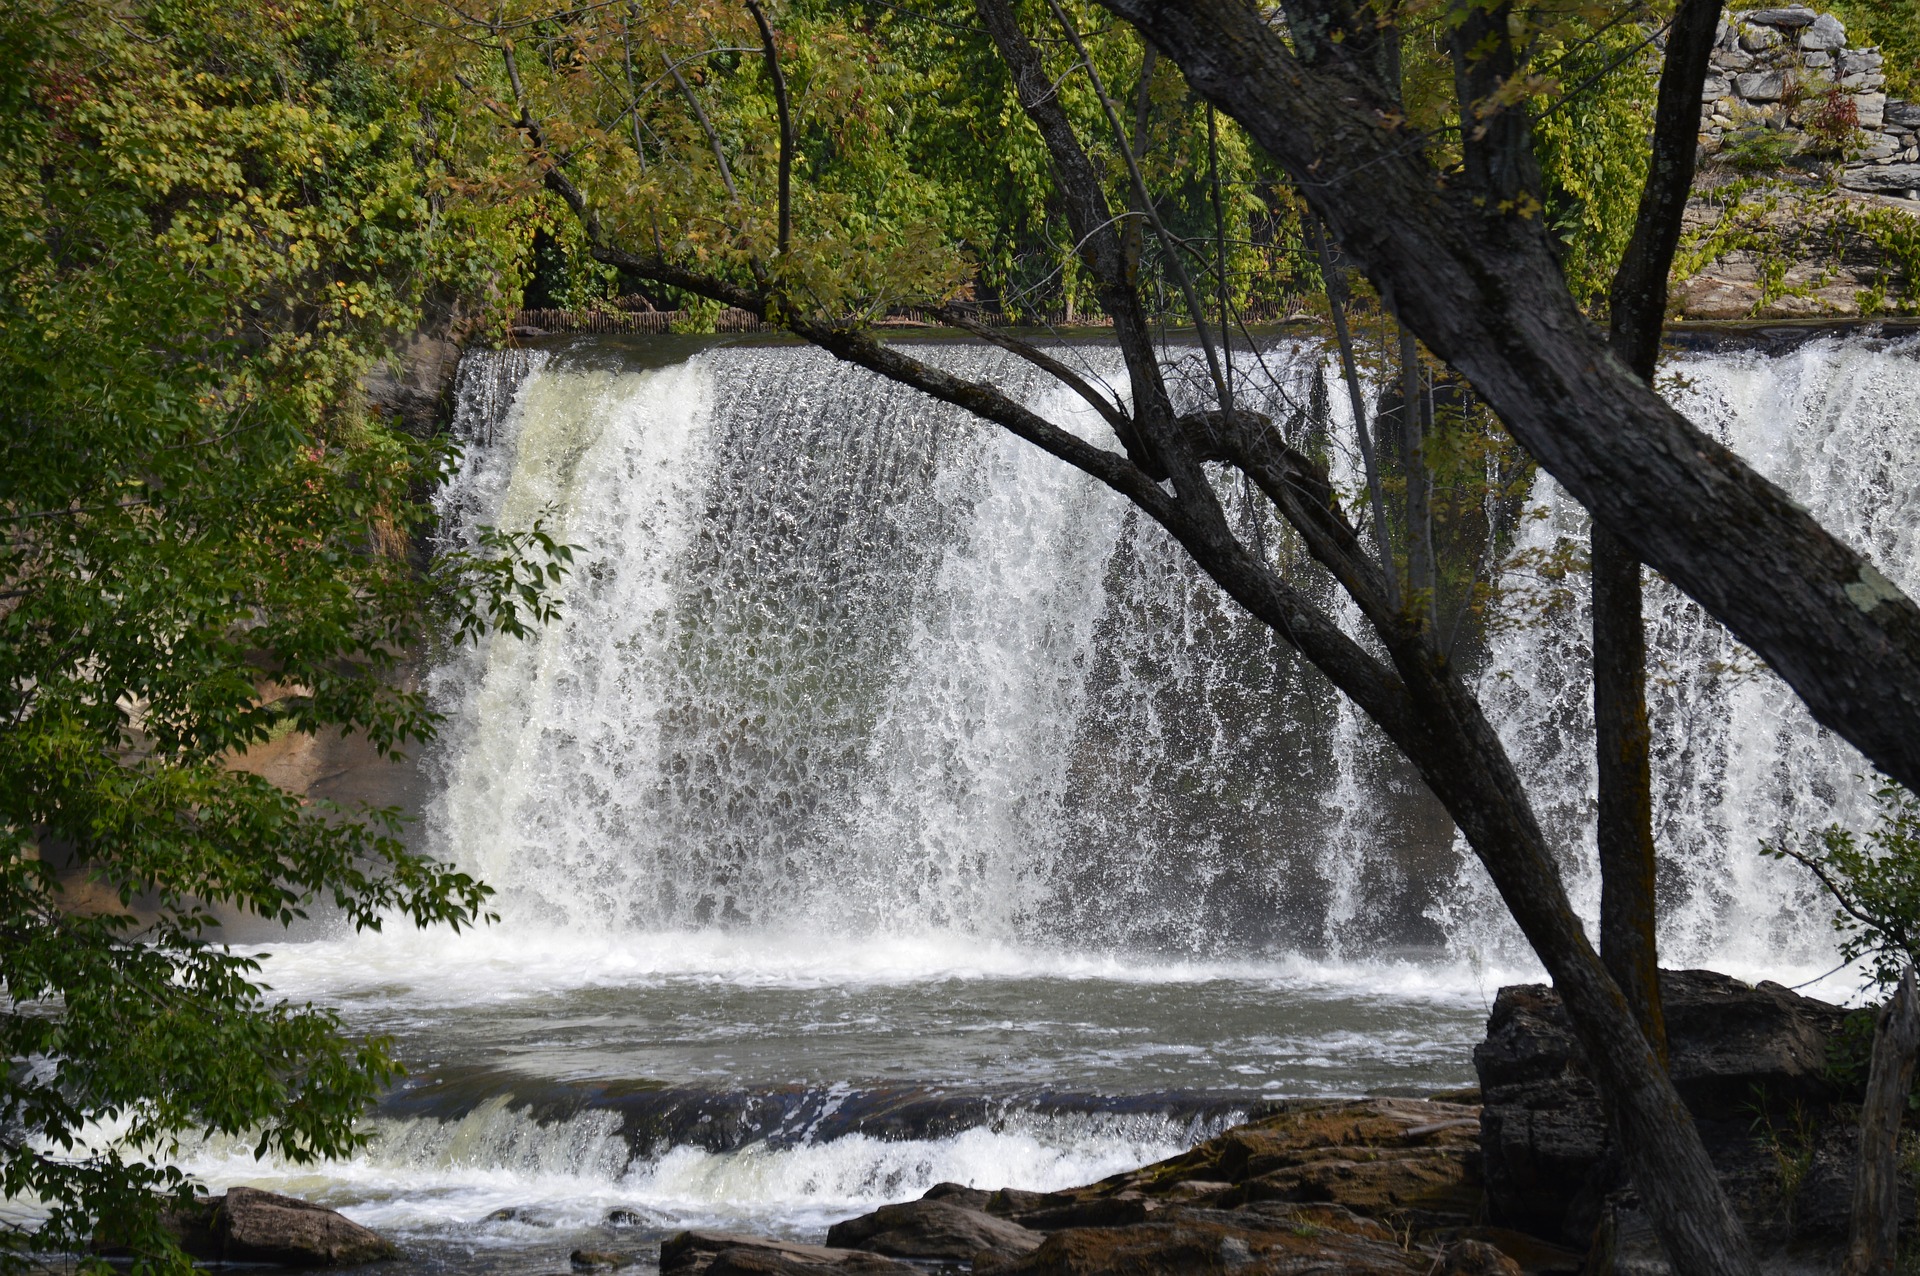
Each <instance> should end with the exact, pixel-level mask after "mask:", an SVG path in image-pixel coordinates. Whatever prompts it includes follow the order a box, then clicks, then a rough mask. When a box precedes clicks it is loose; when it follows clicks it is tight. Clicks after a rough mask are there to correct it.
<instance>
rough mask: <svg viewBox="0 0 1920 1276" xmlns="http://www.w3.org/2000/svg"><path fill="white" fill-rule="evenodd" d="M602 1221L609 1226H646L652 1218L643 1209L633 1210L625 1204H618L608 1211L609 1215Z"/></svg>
mask: <svg viewBox="0 0 1920 1276" xmlns="http://www.w3.org/2000/svg"><path fill="white" fill-rule="evenodd" d="M602 1221H603V1222H604V1223H605V1224H606V1225H607V1226H608V1227H645V1226H647V1225H648V1224H649V1223H650V1222H651V1221H652V1219H651V1217H650V1216H649V1215H647V1214H646V1213H645V1212H644V1211H642V1210H631V1209H628V1208H626V1207H625V1206H623V1205H616V1206H615V1207H614V1208H612V1209H610V1210H608V1211H607V1216H606V1218H605V1219H603V1220H602Z"/></svg>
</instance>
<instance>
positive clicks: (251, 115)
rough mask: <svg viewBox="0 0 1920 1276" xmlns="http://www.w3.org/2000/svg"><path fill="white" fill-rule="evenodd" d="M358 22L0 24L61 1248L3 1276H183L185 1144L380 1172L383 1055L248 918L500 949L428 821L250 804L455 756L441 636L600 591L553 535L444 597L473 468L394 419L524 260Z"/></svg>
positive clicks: (27, 824) (93, 18) (27, 676)
mask: <svg viewBox="0 0 1920 1276" xmlns="http://www.w3.org/2000/svg"><path fill="white" fill-rule="evenodd" d="M355 20H356V13H355V11H354V10H353V9H352V8H351V7H350V6H339V5H329V4H323V3H318V2H317V0H315V2H312V3H306V2H293V3H280V4H275V5H271V6H256V5H243V4H238V3H231V2H228V0H165V2H162V0H153V2H152V3H141V4H131V3H110V2H108V0H100V2H99V3H79V2H75V0H16V2H14V3H11V4H8V5H6V6H4V7H0V95H3V96H4V98H5V102H6V108H5V109H6V116H7V119H8V122H9V123H8V128H7V129H6V130H5V132H4V134H0V149H3V150H4V155H3V156H0V370H3V371H0V379H3V380H4V382H5V384H6V385H7V387H8V392H7V395H6V396H5V398H4V400H0V529H4V538H3V539H0V719H3V720H4V722H5V730H4V731H0V917H4V918H5V919H6V920H5V924H4V926H3V927H0V991H3V993H4V1001H0V1048H4V1052H5V1060H6V1065H7V1066H6V1071H5V1072H4V1074H0V1113H3V1114H4V1119H5V1122H6V1126H7V1134H6V1136H5V1138H4V1140H0V1193H3V1194H4V1195H5V1196H6V1197H8V1198H11V1199H15V1200H20V1201H27V1202H37V1203H38V1205H39V1206H40V1207H41V1208H42V1209H44V1210H45V1223H44V1225H43V1226H42V1227H41V1229H40V1230H39V1232H38V1234H37V1235H33V1236H31V1237H29V1236H26V1235H24V1234H21V1233H18V1232H8V1233H5V1234H3V1235H0V1268H8V1269H10V1268H14V1267H17V1266H19V1265H21V1264H22V1263H23V1262H24V1261H25V1248H26V1247H28V1246H31V1247H32V1248H33V1249H36V1250H40V1251H47V1250H81V1249H84V1248H85V1247H86V1246H87V1244H88V1243H89V1242H90V1241H91V1240H92V1239H93V1237H94V1235H95V1229H96V1226H97V1225H99V1224H101V1223H110V1224H111V1225H112V1228H113V1232H114V1238H115V1239H117V1240H119V1241H121V1242H122V1243H125V1244H128V1245H130V1246H131V1247H132V1248H133V1250H134V1251H135V1252H136V1254H137V1259H136V1268H137V1269H140V1270H172V1271H182V1270H185V1268H186V1261H185V1259H184V1257H183V1256H182V1255H181V1254H180V1253H179V1251H178V1250H177V1249H175V1248H174V1247H173V1246H172V1245H171V1243H170V1242H168V1241H167V1240H166V1239H165V1237H164V1236H163V1235H162V1234H161V1233H160V1231H159V1230H158V1228H157V1224H156V1219H157V1209H158V1206H159V1200H158V1198H157V1197H156V1196H155V1195H154V1193H155V1192H185V1191H187V1190H189V1187H190V1185H189V1184H188V1183H187V1182H186V1181H185V1179H184V1177H183V1176H182V1175H181V1174H180V1173H179V1171H178V1170H176V1169H175V1168H173V1167H172V1166H170V1165H169V1163H168V1162H169V1158H170V1157H171V1156H172V1155H173V1153H174V1152H175V1150H176V1148H177V1139H178V1138H179V1137H180V1136H181V1135H182V1134H185V1133H188V1132H197V1131H214V1132H222V1133H227V1134H237V1135H244V1136H246V1137H249V1138H251V1139H253V1140H254V1142H255V1145H256V1147H257V1149H258V1150H259V1151H260V1152H261V1153H268V1152H271V1153H273V1154H276V1155H279V1156H282V1157H285V1158H287V1159H290V1160H293V1161H301V1160H307V1159H311V1158H315V1157H321V1156H328V1155H335V1154H340V1153H343V1152H346V1151H349V1150H350V1149H352V1148H353V1147H354V1146H355V1144H356V1142H357V1138H358V1136H357V1135H356V1134H355V1132H354V1124H353V1123H354V1118H355V1116H356V1114H357V1113H358V1112H359V1111H360V1110H361V1108H362V1107H363V1105H364V1104H365V1102H366V1101H367V1100H368V1099H369V1098H370V1097H372V1096H373V1095H374V1094H376V1093H377V1092H378V1091H379V1089H380V1088H381V1087H382V1086H384V1085H385V1084H387V1083H388V1082H389V1081H390V1080H391V1079H392V1077H393V1076H394V1073H395V1064H394V1061H393V1059H392V1057H391V1055H390V1053H389V1047H388V1045H387V1044H386V1043H385V1042H384V1041H381V1040H370V1041H362V1042H355V1041H349V1040H347V1039H345V1038H344V1037H343V1036H342V1035H341V1025H340V1023H339V1021H338V1020H337V1019H336V1018H335V1016H333V1015H332V1014H331V1013H329V1012H327V1011H324V1010H319V1009H315V1008H313V1007H311V1006H305V1005H292V1004H288V1003H285V1002H282V1001H278V1000H274V999H272V998H270V997H269V995H268V993H267V990H266V989H265V988H263V987H262V986H261V985H260V983H259V982H258V979H257V975H258V973H259V972H258V968H257V967H256V965H255V964H254V963H253V962H251V961H249V960H247V959H245V958H243V957H240V956H237V955H235V954H233V953H232V952H230V951H229V950H228V949H227V948H226V947H225V946H224V945H222V944H221V943H219V942H218V941H217V939H215V938H214V937H213V936H212V935H211V934H210V927H211V926H212V925H213V924H214V922H215V919H216V915H218V914H250V915H253V916H257V917H262V918H267V919H272V920H276V921H280V922H290V921H293V920H296V919H298V918H301V917H304V916H307V915H308V913H309V912H310V911H312V910H314V909H315V908H316V907H317V908H321V909H325V910H329V911H332V912H334V913H336V914H337V915H338V916H339V917H341V918H342V919H344V921H345V922H347V923H348V924H351V925H353V926H355V927H378V926H380V925H381V924H382V922H383V920H385V919H387V918H389V917H394V918H402V919H405V920H407V921H409V922H412V923H414V924H418V925H430V924H449V925H453V926H456V927H457V926H463V925H467V924H471V923H473V922H476V921H478V920H479V919H481V918H482V917H483V916H484V909H485V901H486V898H487V894H488V892H487V889H486V888H485V887H484V886H483V885H481V884H480V883H478V882H475V881H474V880H472V879H471V878H469V877H467V876H466V875H465V874H462V873H459V872H456V871H454V870H452V869H451V868H449V867H447V866H445V865H442V864H437V863H434V862H431V861H428V860H425V859H422V858H419V857H417V856H415V855H412V854H411V853H409V852H408V851H407V850H406V849H405V847H404V846H403V845H402V843H401V841H400V840H399V838H398V837H397V832H398V816H397V814H396V813H395V812H393V811H386V810H359V811H345V810H339V809H336V808H332V807H329V806H327V805H326V804H323V803H308V802H306V801H304V800H302V799H301V798H299V797H297V796H295V795H293V794H290V793H287V792H284V791H282V790H280V789H278V788H276V787H274V786H273V785H271V784H269V783H267V782H266V781H264V780H262V779H260V778H258V777H256V776H252V775H248V774H243V773H241V772H239V771H236V770H234V769H233V768H232V767H231V766H230V765H229V764H230V762H231V760H232V758H233V757H234V756H235V755H236V754H239V753H242V752H244V751H245V750H246V749H248V748H249V747H250V746H253V745H256V744H258V743H261V742H263V741H265V740H268V739H270V738H272V737H273V736H274V735H275V734H277V733H283V732H284V731H286V730H288V729H293V730H300V731H318V730H321V729H325V728H341V729H344V730H346V731H358V732H363V733H364V734H365V735H366V736H367V737H368V738H369V739H370V740H371V741H372V742H373V743H374V744H375V745H376V746H377V747H378V748H380V749H381V750H383V751H387V750H392V749H395V748H397V747H400V746H403V745H406V744H408V743H409V742H413V741H420V740H424V739H426V738H428V737H429V736H430V735H431V733H432V731H433V727H434V722H435V719H434V716H433V715H432V714H431V713H430V712H429V711H428V709H427V708H426V706H425V704H424V702H423V701H422V700H421V699H420V697H419V696H418V695H416V694H413V693H410V692H406V691H403V690H400V689H398V688H397V687H396V685H395V680H394V679H393V678H392V676H391V675H392V674H393V672H394V670H395V667H396V665H397V663H398V662H399V661H400V660H402V659H403V658H405V657H406V656H407V654H408V653H409V652H410V651H411V650H413V649H415V648H417V647H418V646H419V645H420V643H421V642H422V641H424V640H425V639H426V638H427V637H428V636H429V635H430V634H431V633H432V632H435V631H436V629H438V628H440V627H444V630H445V632H449V633H451V634H453V635H455V636H456V637H457V636H461V635H472V634H474V633H477V632H479V631H481V630H483V629H487V628H493V629H503V630H507V631H509V632H523V631H524V629H525V627H526V626H527V625H529V624H533V623H538V622H539V620H541V619H542V618H543V617H545V616H546V615H548V614H550V612H551V606H552V604H551V599H550V593H549V591H550V587H551V585H552V583H553V581H554V580H556V579H557V577H558V573H559V571H561V570H562V569H564V566H565V564H566V562H567V561H568V556H569V551H568V547H565V546H561V545H558V544H556V543H555V542H553V541H552V540H551V538H550V537H547V536H546V534H545V533H544V531H542V530H541V529H539V528H537V527H536V528H535V529H533V530H532V531H531V532H527V533H519V534H511V533H499V532H496V533H492V534H490V536H488V537H486V538H483V540H482V543H481V544H480V545H479V546H477V547H476V549H475V550H473V551H472V552H470V553H468V554H465V555H459V556H455V557H454V558H452V559H450V560H449V562H448V564H447V566H446V568H445V570H444V571H442V572H441V573H440V574H438V575H437V576H427V575H423V574H422V573H421V572H419V571H418V570H416V569H415V567H413V566H412V565H411V564H410V562H409V560H408V556H407V550H408V548H409V546H410V545H412V544H413V543H415V541H416V538H417V537H418V535H419V533H420V532H421V531H422V530H423V529H424V527H425V526H426V524H427V521H428V519H429V511H428V509H427V508H426V506H425V505H424V504H423V503H422V502H423V497H424V495H425V493H426V492H428V491H429V490H430V489H431V487H432V486H433V485H434V484H435V483H437V482H438V481H439V480H440V479H441V478H442V477H443V476H444V474H445V473H446V471H447V467H448V465H449V464H450V462H451V461H452V459H453V453H452V450H451V449H450V448H449V447H448V446H447V445H446V444H445V443H444V442H422V441H419V440H416V439H413V438H410V437H408V436H406V435H404V434H400V433H397V432H395V431H394V430H392V429H390V428H388V427H387V426H386V425H385V424H383V423H381V422H379V421H377V420H373V419H370V418H369V416H368V414H367V413H366V411H365V410H364V408H363V407H362V406H360V404H361V399H360V394H359V390H358V384H359V381H360V378H361V376H362V375H363V374H364V373H365V371H366V370H367V369H368V368H369V367H370V366H371V364H372V363H373V362H374V361H375V360H376V359H377V358H379V357H380V354H381V352H382V350H383V349H384V348H385V346H386V343H387V341H388V340H389V338H390V337H391V336H392V335H394V334H396V333H400V332H405V331H408V330H410V329H411V328H413V327H414V326H415V325H416V324H417V323H418V321H419V315H420V310H421V306H422V303H423V301H424V300H425V299H426V298H427V297H428V296H429V295H430V294H434V293H438V294H439V295H441V296H443V297H444V296H451V295H455V294H458V293H461V292H474V291H479V290H480V289H481V288H482V287H483V286H484V284H485V282H486V281H487V280H488V279H489V278H490V277H491V275H492V274H493V263H495V262H496V261H497V259H498V258H497V255H496V254H495V253H494V251H493V247H492V245H493V242H494V241H493V240H491V239H489V238H488V236H487V235H485V234H483V233H481V231H482V230H483V229H484V226H483V223H482V222H480V221H476V220H475V217H476V216H477V214H471V213H461V214H453V215H448V214H446V212H445V210H444V209H442V208H441V207H439V201H438V197H437V196H436V195H435V194H434V192H433V189H432V182H433V180H434V179H433V177H432V167H433V164H432V160H431V158H430V156H431V151H432V145H431V140H430V139H423V138H421V137H420V136H419V135H418V134H417V132H416V121H417V120H418V119H419V115H418V113H417V111H416V109H415V106H414V104H413V103H410V102H408V101H407V100H405V99H404V98H403V97H401V96H400V95H399V94H397V93H395V92H394V91H393V90H392V88H391V87H390V85H389V83H388V82H387V81H386V80H385V79H383V77H381V76H380V75H378V74H376V73H375V72H374V71H373V69H371V68H370V67H369V66H367V65H366V63H365V62H364V60H363V59H361V58H360V56H359V54H358V53H357V49H358V46H359V36H358V33H357V31H356V29H355V27H354V26H353V23H354V21H355ZM463 218H464V220H463ZM450 228H457V232H458V233H457V234H456V233H450Z"/></svg>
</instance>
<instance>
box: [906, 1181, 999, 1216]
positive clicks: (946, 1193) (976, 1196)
mask: <svg viewBox="0 0 1920 1276" xmlns="http://www.w3.org/2000/svg"><path fill="white" fill-rule="evenodd" d="M992 1196H993V1193H992V1192H988V1191H985V1190H983V1189H981V1188H977V1187H963V1186H962V1185H960V1184H958V1183H935V1184H934V1185H933V1186H932V1187H930V1188H928V1189H927V1190H926V1192H924V1193H923V1194H922V1195H921V1197H920V1199H921V1200H923V1201H947V1202H950V1203H951V1204H954V1205H959V1206H962V1207H964V1208H966V1209H970V1210H984V1209H986V1208H987V1201H988V1199H989V1198H991V1197H992Z"/></svg>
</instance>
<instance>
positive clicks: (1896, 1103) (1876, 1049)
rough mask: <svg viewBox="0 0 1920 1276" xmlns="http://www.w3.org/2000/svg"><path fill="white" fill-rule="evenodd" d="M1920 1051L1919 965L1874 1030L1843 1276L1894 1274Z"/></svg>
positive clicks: (1909, 971) (1904, 978)
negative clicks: (1906, 1126)
mask: <svg viewBox="0 0 1920 1276" xmlns="http://www.w3.org/2000/svg"><path fill="white" fill-rule="evenodd" d="M1916 1050H1920V989H1916V988H1915V986H1914V979H1913V966H1912V965H1911V964H1909V965H1908V966H1907V969H1906V973H1905V974H1903V975H1901V976H1900V987H1899V989H1898V990H1897V991H1896V992H1895V993H1894V994H1893V1000H1892V1001H1891V1002H1889V1003H1888V1004H1887V1008H1886V1009H1885V1010H1882V1011H1881V1012H1880V1023H1879V1026H1878V1028H1877V1030H1876V1031H1875V1032H1874V1034H1873V1066H1872V1067H1871V1068H1870V1069H1869V1071H1868V1074H1867V1097H1866V1102H1864V1103H1862V1104H1861V1105H1860V1168H1859V1171H1858V1173H1857V1174H1856V1175H1855V1177H1854V1180H1853V1225H1852V1229H1851V1232H1852V1234H1851V1235H1850V1236H1849V1238H1848V1243H1847V1261H1846V1263H1845V1264H1844V1265H1843V1266H1842V1267H1841V1269H1840V1270H1841V1273H1842V1276H1892V1272H1893V1264H1894V1259H1895V1258H1897V1257H1898V1256H1899V1252H1900V1178H1901V1176H1900V1156H1899V1153H1900V1117H1901V1115H1902V1114H1903V1113H1905V1112H1906V1110H1907V1095H1908V1093H1909V1092H1910V1091H1911V1090H1912V1089H1913V1066H1914V1053H1915V1051H1916Z"/></svg>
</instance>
